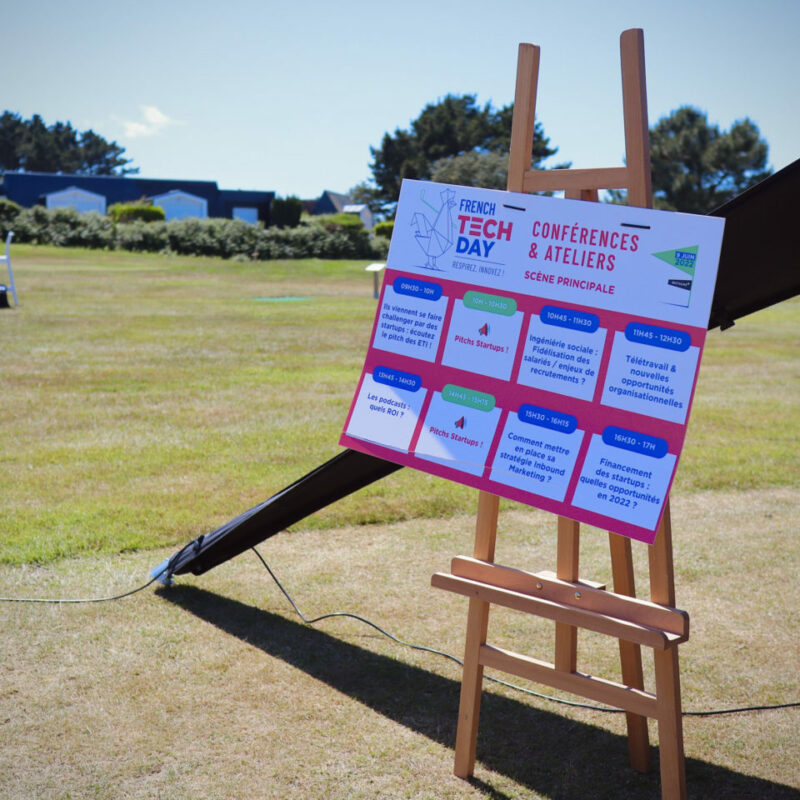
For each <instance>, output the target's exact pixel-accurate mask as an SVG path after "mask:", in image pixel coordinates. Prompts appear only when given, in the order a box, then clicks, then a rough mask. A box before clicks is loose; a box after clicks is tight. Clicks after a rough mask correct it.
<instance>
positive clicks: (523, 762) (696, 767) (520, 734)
mask: <svg viewBox="0 0 800 800" xmlns="http://www.w3.org/2000/svg"><path fill="white" fill-rule="evenodd" d="M157 594H158V595H159V596H160V597H161V598H163V599H165V600H168V601H169V602H171V603H174V604H175V605H177V606H180V607H181V608H183V609H185V610H186V611H189V612H190V613H192V614H194V615H195V616H197V617H199V618H200V619H203V620H205V621H206V622H210V623H211V624H213V625H216V626H217V627H218V628H219V629H220V630H222V631H224V632H225V633H227V634H230V635H231V636H236V637H237V638H239V639H241V640H242V641H245V642H247V643H248V644H250V645H252V646H253V647H257V648H259V649H260V650H262V651H263V652H264V653H266V654H268V655H269V656H271V657H273V658H279V659H281V660H282V661H284V662H286V663H287V664H291V665H292V666H294V667H297V668H298V669H301V670H303V672H305V673H306V674H308V675H310V676H312V677H314V678H316V679H317V680H320V681H323V682H324V683H326V684H328V685H329V686H331V687H333V688H335V689H337V690H338V691H340V692H343V693H345V694H347V695H349V696H350V697H352V698H353V699H354V700H357V701H358V702H360V703H363V704H364V705H365V706H367V707H368V708H371V709H372V710H373V711H375V712H377V713H379V714H382V715H383V716H385V717H388V718H389V719H392V720H394V721H395V722H398V723H400V724H401V725H405V726H406V727H408V728H410V729H411V730H413V731H416V732H418V733H421V734H423V735H424V736H427V737H428V738H429V739H431V740H432V741H435V742H438V743H440V744H442V745H444V746H446V747H449V748H453V747H454V745H455V730H456V717H457V712H458V698H459V690H460V682H459V680H458V679H449V678H444V677H441V676H439V675H435V674H433V673H430V672H427V671H426V670H424V669H421V668H419V667H414V666H409V665H408V664H404V663H402V662H401V661H396V660H395V659H392V658H389V657H387V656H383V655H378V654H375V653H372V652H370V651H368V650H364V649H363V648H361V647H358V646H357V645H353V644H350V643H348V642H344V641H342V640H340V639H337V638H335V637H334V636H331V635H329V634H327V633H324V632H323V631H320V630H318V629H316V628H312V627H309V626H307V625H303V624H301V623H299V622H293V621H291V620H287V619H285V618H284V617H281V616H278V615H276V614H272V613H270V612H267V611H262V610H260V609H258V608H254V607H252V606H248V605H245V604H243V603H240V602H239V601H237V600H231V599H229V598H226V597H223V596H220V595H218V594H214V593H213V592H209V591H206V590H205V589H200V588H197V587H193V586H173V587H171V588H170V589H159V590H158V592H157ZM554 743H563V746H561V745H555V746H554ZM555 753H557V757H554V755H555ZM478 761H479V762H480V763H481V764H482V765H483V766H484V767H486V768H488V769H490V770H493V771H495V772H499V773H501V774H504V775H507V776H508V777H509V778H511V779H513V780H514V781H516V782H517V783H520V784H523V785H524V786H527V787H528V788H530V789H531V790H532V791H534V792H537V793H540V794H542V795H544V796H546V797H550V798H553V799H554V800H585V799H586V798H593V800H603V799H604V798H607V799H608V800H619V798H622V797H624V798H626V800H658V798H660V797H661V790H660V783H659V777H658V754H657V748H654V751H653V764H654V768H653V770H652V771H651V773H650V774H648V775H640V774H638V773H635V772H633V771H632V770H631V769H630V767H629V766H628V747H627V740H626V739H625V737H624V736H619V735H616V734H613V733H609V732H608V731H606V730H603V729H602V728H598V727H595V726H593V725H591V724H587V723H583V722H575V721H573V720H570V719H566V718H564V717H561V716H559V715H558V714H555V713H551V712H548V711H541V710H539V709H535V708H531V707H530V706H527V705H525V704H524V703H522V702H519V701H517V700H514V699H510V698H506V697H500V696H498V695H495V694H488V693H487V694H484V697H483V701H482V705H481V727H480V733H479V738H478ZM686 773H687V780H688V784H689V795H690V796H691V797H692V798H709V800H710V799H711V798H713V799H714V800H751V799H752V800H800V791H797V790H795V789H792V788H791V787H788V786H785V785H781V784H776V783H772V782H770V781H766V780H762V779H760V778H754V777H750V776H748V775H742V774H740V773H737V772H733V771H732V770H729V769H726V768H725V767H720V766H717V765H715V764H710V763H708V762H705V761H700V760H697V759H687V760H686ZM472 783H473V785H474V786H476V787H478V788H479V789H481V790H482V791H484V793H485V794H486V796H487V797H491V798H495V799H496V800H503V799H504V798H506V797H507V796H506V795H505V794H503V793H500V792H498V791H496V790H495V789H493V788H492V787H491V786H488V785H487V784H485V783H484V782H482V781H480V780H478V779H473V781H472Z"/></svg>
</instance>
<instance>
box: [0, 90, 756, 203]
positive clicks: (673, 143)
mask: <svg viewBox="0 0 800 800" xmlns="http://www.w3.org/2000/svg"><path fill="white" fill-rule="evenodd" d="M513 113H514V106H513V103H512V104H510V105H506V106H502V107H501V108H499V109H495V108H493V107H492V105H491V104H490V103H486V104H485V105H483V106H481V105H479V104H478V102H477V98H476V96H475V95H472V94H464V95H451V94H448V95H446V96H445V97H444V98H442V99H440V100H438V101H437V102H435V103H429V104H428V105H426V106H425V107H424V108H423V109H422V111H421V113H420V114H419V116H418V117H417V118H416V119H415V120H413V121H412V122H411V124H410V126H409V127H408V128H406V129H400V128H397V129H395V131H394V133H391V134H390V133H386V134H384V136H383V139H382V140H381V143H380V144H379V145H378V146H377V147H370V154H371V156H372V162H371V163H370V165H369V169H370V172H371V178H370V179H369V180H368V181H364V182H362V183H360V184H358V185H357V186H355V187H353V188H352V189H351V190H350V195H351V197H352V198H353V200H354V201H355V202H363V203H367V204H368V205H369V206H370V208H371V209H372V210H373V211H376V212H380V213H382V214H386V215H388V216H391V215H392V214H393V212H394V208H395V205H396V204H397V199H398V196H399V194H400V184H401V183H402V181H403V179H404V178H416V179H420V180H434V181H439V182H442V183H453V184H460V185H462V186H481V187H485V188H491V189H505V187H506V178H507V169H508V151H509V147H510V139H511V119H512V116H513ZM532 145H533V156H532V161H531V166H532V167H533V168H542V167H543V166H544V162H546V161H548V160H549V159H550V158H552V157H553V156H555V155H556V154H557V152H558V148H557V147H554V146H552V145H551V144H550V139H549V138H548V137H547V136H546V135H545V132H544V128H543V126H542V123H541V122H536V125H535V127H534V130H533V132H532ZM768 151H769V148H768V145H767V143H766V141H765V140H764V139H763V138H762V137H761V134H760V132H759V130H758V127H757V126H756V125H755V123H753V122H752V121H751V120H750V119H748V118H747V117H745V118H743V119H741V120H738V121H736V122H734V123H733V124H732V125H731V127H730V128H729V129H728V130H721V129H720V127H719V126H718V125H715V124H713V123H711V122H709V120H708V115H707V113H706V112H704V111H701V110H699V109H697V108H694V107H692V106H688V105H687V106H682V107H680V108H678V109H676V110H675V111H673V112H672V113H671V114H668V115H667V116H665V117H662V118H661V119H659V120H658V121H657V122H656V123H655V125H653V126H652V127H651V128H650V157H651V163H652V175H653V193H654V200H655V205H656V208H663V209H670V210H674V211H685V212H689V213H696V214H705V213H707V212H709V211H711V210H712V209H714V208H716V207H717V206H719V205H721V204H722V203H724V202H726V201H727V200H729V199H730V198H732V197H734V196H736V195H737V194H740V193H741V192H743V191H744V190H745V189H748V188H749V187H750V186H753V185H754V184H756V183H758V182H759V181H761V180H763V179H764V178H766V177H767V176H768V175H770V174H771V170H770V169H769V167H768V166H767V159H768ZM124 155H125V148H123V147H121V146H120V145H118V144H117V143H116V142H113V141H112V142H108V141H106V139H104V138H103V137H102V136H100V135H99V134H97V133H95V132H94V131H92V130H87V131H82V132H79V131H77V130H76V129H75V128H73V127H72V125H71V124H70V123H69V122H56V123H54V124H52V125H49V126H48V125H46V124H45V122H44V121H43V120H42V118H41V117H40V116H39V115H38V114H34V115H33V116H32V117H31V118H30V119H28V120H25V119H22V117H20V115H19V114H15V113H12V112H10V111H5V112H4V113H3V114H2V115H0V170H3V171H5V170H18V169H24V170H26V171H28V172H61V173H68V174H76V175H128V174H132V173H137V172H138V171H139V170H138V169H136V168H132V167H129V166H128V165H129V164H130V163H131V161H132V159H130V158H125V157H124ZM566 166H569V164H556V165H554V168H557V167H566ZM609 199H610V200H611V201H612V202H621V201H622V200H623V199H624V198H623V196H622V195H621V194H620V193H619V192H610V193H609Z"/></svg>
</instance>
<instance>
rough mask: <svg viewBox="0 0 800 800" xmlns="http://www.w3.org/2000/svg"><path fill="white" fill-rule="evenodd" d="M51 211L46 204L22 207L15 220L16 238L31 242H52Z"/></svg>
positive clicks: (19, 240) (20, 240)
mask: <svg viewBox="0 0 800 800" xmlns="http://www.w3.org/2000/svg"><path fill="white" fill-rule="evenodd" d="M49 227H50V212H49V211H48V210H47V209H46V208H45V207H44V206H33V208H23V209H20V212H19V214H17V218H16V220H15V221H14V238H15V239H16V241H18V242H20V243H23V242H27V243H29V244H50V243H51V241H52V240H51V238H50V232H49Z"/></svg>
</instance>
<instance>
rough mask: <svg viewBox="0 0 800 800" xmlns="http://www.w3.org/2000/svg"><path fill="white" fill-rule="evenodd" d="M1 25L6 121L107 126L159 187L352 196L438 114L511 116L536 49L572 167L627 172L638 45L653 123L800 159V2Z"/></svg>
mask: <svg viewBox="0 0 800 800" xmlns="http://www.w3.org/2000/svg"><path fill="white" fill-rule="evenodd" d="M1 18H2V30H3V45H2V66H0V75H1V76H2V81H1V82H0V86H2V108H4V109H8V110H10V111H14V112H17V113H19V114H21V115H22V116H23V117H25V118H28V117H30V116H31V115H32V114H34V113H38V114H41V115H42V117H43V118H44V120H45V122H47V123H48V124H51V123H53V122H55V121H57V120H60V121H66V120H69V121H70V122H71V123H72V124H73V126H75V127H76V128H77V129H78V130H85V129H86V128H90V127H91V128H93V129H94V130H95V131H96V132H97V133H99V134H101V135H102V136H104V137H105V138H106V139H109V140H115V141H117V142H118V143H119V144H120V145H122V146H123V147H125V148H126V151H127V152H126V155H127V156H129V157H131V158H133V160H134V161H133V165H134V166H138V167H139V168H140V170H141V172H140V174H141V175H142V176H144V177H153V178H195V179H208V180H216V181H217V182H218V183H219V185H220V187H221V188H225V189H265V190H274V191H276V192H278V194H281V195H287V194H296V195H299V196H300V197H303V198H310V197H315V196H318V195H319V193H320V192H321V191H322V190H323V189H331V190H334V191H340V192H344V191H347V190H348V189H349V188H350V187H351V186H353V185H354V184H356V183H358V182H359V181H362V180H365V179H367V178H368V177H369V174H370V172H369V162H370V152H369V147H370V145H378V144H379V143H380V140H381V137H382V136H383V134H384V133H385V132H386V131H394V130H395V128H397V127H400V128H405V127H407V126H408V124H409V122H410V121H411V120H413V119H414V118H415V117H416V116H417V115H418V114H419V112H420V111H421V109H422V108H423V106H424V105H425V104H426V103H429V102H432V101H435V100H436V99H437V98H439V97H442V96H443V95H445V94H447V93H456V94H463V93H475V94H477V96H478V100H479V102H480V103H485V102H491V103H492V104H494V105H495V106H500V105H504V104H506V103H509V102H511V101H512V100H513V92H514V76H515V69H516V55H517V45H518V43H519V42H522V41H526V42H532V43H534V44H538V45H540V46H541V48H542V56H541V71H540V82H539V99H538V106H537V116H538V118H539V119H540V120H541V122H542V123H543V125H544V129H545V133H546V134H547V135H548V136H549V137H550V140H551V144H554V145H557V146H558V147H559V153H558V155H557V156H556V158H555V159H554V160H553V161H560V160H569V161H572V163H573V166H576V167H589V166H616V165H619V164H621V163H622V157H623V154H624V146H623V136H622V122H621V114H622V111H621V97H620V95H621V92H620V73H619V34H620V33H621V32H622V31H623V30H624V29H626V28H633V27H638V28H643V29H644V35H645V55H646V61H647V78H648V105H649V115H650V122H651V124H653V122H655V121H656V120H657V119H658V118H659V117H661V116H663V115H665V114H667V113H669V112H670V111H671V110H672V109H674V108H676V107H678V106H680V105H682V104H691V105H695V106H698V107H700V108H702V109H704V110H706V111H707V112H708V115H709V119H710V120H711V121H712V122H714V123H717V124H719V125H720V126H721V127H723V128H726V129H727V128H728V127H729V126H730V125H731V123H732V122H734V121H735V120H737V119H741V118H743V117H745V116H748V117H750V119H752V120H753V121H754V122H755V123H756V124H757V125H758V127H759V128H760V130H761V133H762V136H764V137H765V138H766V140H767V142H768V143H769V145H770V163H771V164H772V166H773V167H774V168H776V169H779V168H781V167H783V166H785V165H786V164H788V163H790V162H791V161H794V160H795V159H797V158H799V157H800V134H798V131H799V130H800V46H798V33H800V2H797V1H796V0H760V1H759V2H753V0H708V1H707V2H706V1H704V0H671V1H670V2H669V3H665V2H655V0H653V1H651V0H548V2H544V1H543V0H515V1H514V2H512V1H511V0H492V1H491V2H478V0H463V2H447V1H442V2H436V0H427V1H425V0H422V1H420V0H399V1H398V2H395V3H392V2H380V1H379V2H372V3H367V2H362V0H350V2H344V3H341V2H340V3H330V2H318V1H317V0H307V2H297V3H293V2H287V1H286V0H282V2H273V0H262V1H261V2H258V1H257V0H228V2H226V3H221V2H218V1H217V2H207V0H192V1H191V2H189V0H158V1H157V2H156V1H154V0H137V1H136V2H132V3H114V2H109V0H81V2H75V3H73V2H65V0H6V2H5V3H4V4H3V13H2V17H1Z"/></svg>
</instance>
